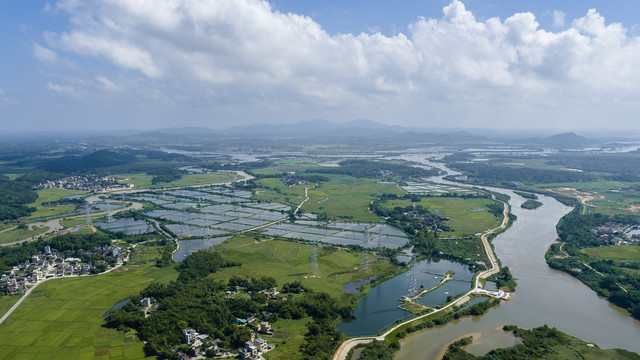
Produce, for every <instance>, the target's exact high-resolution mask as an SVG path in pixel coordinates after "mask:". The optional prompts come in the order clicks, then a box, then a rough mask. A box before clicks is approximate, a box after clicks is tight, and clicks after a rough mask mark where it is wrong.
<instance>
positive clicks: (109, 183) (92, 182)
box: [34, 175, 133, 192]
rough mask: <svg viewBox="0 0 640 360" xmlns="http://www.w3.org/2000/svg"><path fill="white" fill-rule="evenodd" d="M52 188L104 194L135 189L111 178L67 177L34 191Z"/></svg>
mask: <svg viewBox="0 0 640 360" xmlns="http://www.w3.org/2000/svg"><path fill="white" fill-rule="evenodd" d="M52 188H59V189H67V190H80V191H89V192H102V191H112V190H125V189H131V188H133V184H121V183H119V182H118V180H116V179H115V178H114V177H111V176H96V175H82V176H67V177H63V178H60V179H56V180H48V181H46V182H44V183H40V184H38V185H35V186H34V189H36V190H41V189H52Z"/></svg>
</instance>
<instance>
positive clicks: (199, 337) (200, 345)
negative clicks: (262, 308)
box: [180, 323, 275, 360]
mask: <svg viewBox="0 0 640 360" xmlns="http://www.w3.org/2000/svg"><path fill="white" fill-rule="evenodd" d="M260 327H263V329H264V330H265V331H266V330H267V329H268V331H269V332H265V333H268V334H273V329H271V326H269V323H266V325H265V324H264V323H261V324H260ZM257 335H258V333H253V334H252V335H251V340H250V341H247V342H245V343H244V347H243V348H242V349H241V350H240V351H239V352H233V351H230V350H227V349H223V348H221V347H220V346H219V344H220V343H221V342H222V340H220V339H215V340H213V341H207V339H208V338H209V335H208V334H201V333H198V331H196V330H195V329H193V328H187V329H185V330H183V331H182V337H183V341H184V342H185V344H188V345H189V353H188V354H180V355H182V358H183V359H204V358H205V357H212V356H213V357H216V358H221V359H225V358H237V357H239V358H240V359H244V360H264V358H263V357H262V355H263V354H264V353H266V352H267V351H269V350H272V349H273V348H274V347H275V346H274V345H272V344H268V343H267V340H265V339H264V338H262V337H259V336H257Z"/></svg>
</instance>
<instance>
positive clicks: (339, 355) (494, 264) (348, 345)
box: [333, 196, 509, 360]
mask: <svg viewBox="0 0 640 360" xmlns="http://www.w3.org/2000/svg"><path fill="white" fill-rule="evenodd" d="M492 198H493V199H494V200H496V201H499V202H501V203H502V205H503V207H504V209H503V211H502V216H503V219H502V223H501V224H500V226H498V227H496V228H494V229H491V230H488V231H485V232H484V233H483V234H482V236H480V239H481V240H482V245H483V246H484V250H485V252H486V253H487V257H488V258H489V262H491V268H490V269H487V270H485V271H482V272H480V273H479V274H478V276H477V277H476V281H475V286H474V288H473V289H471V290H470V291H468V292H467V293H466V294H464V295H463V296H461V297H460V298H458V299H456V300H454V301H452V302H451V303H449V304H448V305H446V306H443V307H442V308H441V309H436V310H434V311H432V312H430V313H427V314H423V315H420V316H418V317H415V318H412V319H409V320H407V321H404V322H401V323H399V324H397V325H395V326H393V327H391V328H390V329H389V330H387V331H386V332H385V333H383V334H382V335H380V336H377V337H361V338H353V339H349V340H347V341H345V342H343V343H342V345H340V347H339V348H338V350H336V352H335V354H334V355H333V360H346V358H347V355H348V354H349V351H351V349H352V348H353V347H355V346H356V345H359V344H368V343H370V342H372V341H373V340H377V341H383V340H384V339H385V338H386V337H387V336H389V334H391V333H392V332H394V331H395V330H397V329H398V328H400V327H402V326H405V325H407V324H410V323H412V322H414V321H418V320H420V319H423V318H425V317H427V316H431V315H433V314H437V313H439V312H441V311H445V310H447V309H448V308H450V307H452V306H455V305H459V304H464V303H466V302H467V301H469V295H471V294H472V293H474V292H476V291H477V290H478V289H480V288H481V286H480V279H486V278H488V277H489V276H491V275H493V274H495V273H497V272H498V271H500V266H499V265H498V261H497V260H496V257H495V254H494V253H493V249H492V248H491V245H490V244H489V240H488V238H487V237H488V236H490V235H491V234H494V233H495V232H497V231H499V230H502V229H504V228H506V227H507V225H508V224H509V207H508V205H507V204H506V203H505V202H503V201H501V200H497V199H496V198H495V196H492Z"/></svg>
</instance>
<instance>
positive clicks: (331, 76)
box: [34, 0, 640, 114]
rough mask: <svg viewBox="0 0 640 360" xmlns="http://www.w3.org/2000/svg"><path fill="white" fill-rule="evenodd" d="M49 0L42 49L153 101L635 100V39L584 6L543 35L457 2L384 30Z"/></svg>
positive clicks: (216, 5)
mask: <svg viewBox="0 0 640 360" xmlns="http://www.w3.org/2000/svg"><path fill="white" fill-rule="evenodd" d="M54 7H55V9H56V11H59V12H61V13H66V14H68V15H69V17H70V24H71V29H70V30H69V31H68V32H64V33H51V32H50V33H47V34H45V38H46V39H47V41H48V44H49V46H51V47H52V48H53V49H55V50H56V51H57V52H58V53H59V54H62V53H71V54H75V55H80V56H85V57H91V58H97V59H103V60H106V61H107V62H108V63H110V64H113V65H115V70H112V73H108V74H100V75H98V74H95V75H94V78H95V79H96V82H97V83H98V84H100V86H101V87H102V88H105V89H111V90H115V89H118V88H120V87H118V86H116V85H115V84H114V83H113V82H112V81H111V80H109V77H110V78H122V77H130V78H131V77H132V76H131V75H130V74H129V75H127V74H121V73H120V72H119V69H120V68H122V69H128V70H133V71H134V72H139V73H140V74H143V75H144V76H143V77H145V78H146V80H145V81H141V82H140V84H142V85H140V86H143V87H144V88H146V89H147V90H146V93H149V94H158V98H159V99H169V101H178V102H179V101H181V99H192V100H190V101H195V100H193V99H198V100H197V101H195V102H197V103H199V104H203V103H207V102H208V103H209V104H211V105H213V106H228V107H229V108H231V109H232V111H237V108H238V105H244V106H245V107H255V108H256V109H259V108H260V107H262V106H270V105H268V104H267V102H274V101H279V102H281V103H282V104H285V105H286V106H290V107H300V108H306V109H313V110H314V111H315V110H317V111H318V112H319V113H320V112H322V110H321V108H322V107H323V106H329V107H335V108H336V109H338V110H344V109H347V108H348V109H349V110H350V111H351V110H352V108H353V107H354V106H355V107H356V108H357V109H356V110H358V109H365V108H367V109H372V110H370V111H371V113H373V114H377V113H378V112H377V111H376V110H375V109H376V108H378V109H382V108H383V107H384V108H385V109H391V108H393V106H394V105H393V104H394V103H395V102H397V103H400V100H401V101H402V104H403V109H406V108H411V107H414V108H415V109H416V110H415V113H416V114H420V113H423V111H424V110H425V109H430V107H433V106H434V104H436V105H437V107H441V106H443V107H446V105H443V104H442V101H445V102H446V101H449V102H451V103H452V104H453V103H455V104H456V105H455V106H454V107H458V104H459V102H464V103H465V104H468V105H469V106H478V107H483V106H487V104H496V105H497V104H502V105H504V106H506V107H514V106H520V107H521V106H529V107H531V108H535V107H537V106H541V105H542V106H548V107H554V106H555V107H557V106H564V105H565V104H566V103H567V102H569V103H572V104H574V105H575V106H579V105H580V104H583V103H593V102H596V103H601V104H612V103H613V102H619V101H629V102H633V103H635V101H636V100H635V99H637V96H638V95H640V94H639V92H640V72H637V71H635V69H637V68H639V67H640V40H639V38H638V37H633V36H630V35H629V34H628V33H627V30H626V29H625V28H624V27H623V26H622V25H621V24H615V23H614V24H607V23H606V21H605V19H604V18H603V17H602V16H601V15H600V14H599V13H597V12H596V11H595V10H589V11H588V13H587V14H586V15H585V16H584V17H582V18H579V19H575V20H573V21H572V22H571V23H570V26H569V27H568V28H567V29H565V30H563V31H557V32H554V31H550V30H545V29H541V28H540V26H539V24H538V22H537V21H536V18H535V16H534V15H533V14H531V13H518V14H514V15H512V16H510V17H508V18H507V19H505V20H501V19H498V18H490V19H488V20H486V21H479V20H477V19H476V18H475V16H474V15H473V13H471V12H470V11H469V10H467V9H466V8H465V6H464V4H463V3H462V2H460V1H458V0H454V1H452V2H451V3H450V4H449V5H448V6H446V7H445V8H444V9H443V16H442V17H440V18H428V19H427V18H419V19H417V20H416V21H415V22H414V23H413V24H410V26H409V32H408V33H407V34H402V33H400V34H398V35H395V36H385V35H382V34H380V33H378V32H376V33H372V34H366V33H362V34H358V35H355V34H337V35H331V34H329V33H327V32H326V31H324V30H323V28H322V26H321V25H320V24H318V23H316V22H315V21H314V20H313V19H311V18H309V17H306V16H302V15H297V14H291V13H286V14H285V13H281V12H278V11H275V10H273V9H272V7H271V6H270V4H269V3H268V2H266V1H263V0H217V1H205V0H172V1H166V0H140V1H127V0H103V1H98V2H81V1H77V0H61V1H59V2H57V3H56V4H55V5H54ZM553 15H554V26H556V27H557V28H560V27H564V26H565V24H566V22H565V17H566V15H565V14H564V13H563V12H561V11H554V13H553ZM34 53H35V54H36V56H37V57H38V58H39V59H41V60H43V61H45V60H49V59H55V56H56V53H55V52H54V51H53V50H51V49H47V48H44V47H42V46H40V45H37V44H36V45H35V46H34ZM87 70H88V71H89V70H90V69H87ZM104 70H105V69H104V68H101V69H100V71H104ZM133 78H135V75H134V76H133ZM47 87H48V88H49V89H50V90H53V91H57V92H65V91H67V92H69V91H68V90H74V89H73V88H71V89H66V88H64V87H63V86H61V85H54V84H51V83H49V84H48V85H47ZM121 89H123V92H124V88H121ZM74 91H77V90H74ZM162 101H164V100H162ZM356 110H353V111H356ZM281 111H282V113H283V114H285V113H288V111H287V108H286V107H284V106H283V107H282V110H281ZM455 111H458V110H457V109H453V108H452V113H455ZM257 113H260V111H257ZM443 113H446V111H444V110H443Z"/></svg>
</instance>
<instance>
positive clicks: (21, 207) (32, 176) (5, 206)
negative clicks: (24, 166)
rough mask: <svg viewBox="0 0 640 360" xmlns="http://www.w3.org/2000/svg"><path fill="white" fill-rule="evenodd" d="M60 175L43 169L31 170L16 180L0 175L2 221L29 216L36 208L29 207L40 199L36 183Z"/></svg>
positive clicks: (0, 212) (0, 217)
mask: <svg viewBox="0 0 640 360" xmlns="http://www.w3.org/2000/svg"><path fill="white" fill-rule="evenodd" d="M56 177H58V176H57V175H55V174H51V173H45V172H42V171H35V172H30V173H27V174H25V175H22V176H20V177H19V178H17V179H15V180H10V179H9V178H8V177H6V176H4V175H0V221H2V220H11V219H18V218H20V217H23V216H27V215H29V214H31V213H32V212H34V211H35V210H36V209H35V208H32V207H28V206H27V205H28V204H31V203H33V202H34V201H36V199H38V193H37V192H36V191H35V190H33V187H34V185H37V184H39V183H41V182H44V181H46V180H49V179H51V178H56Z"/></svg>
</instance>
